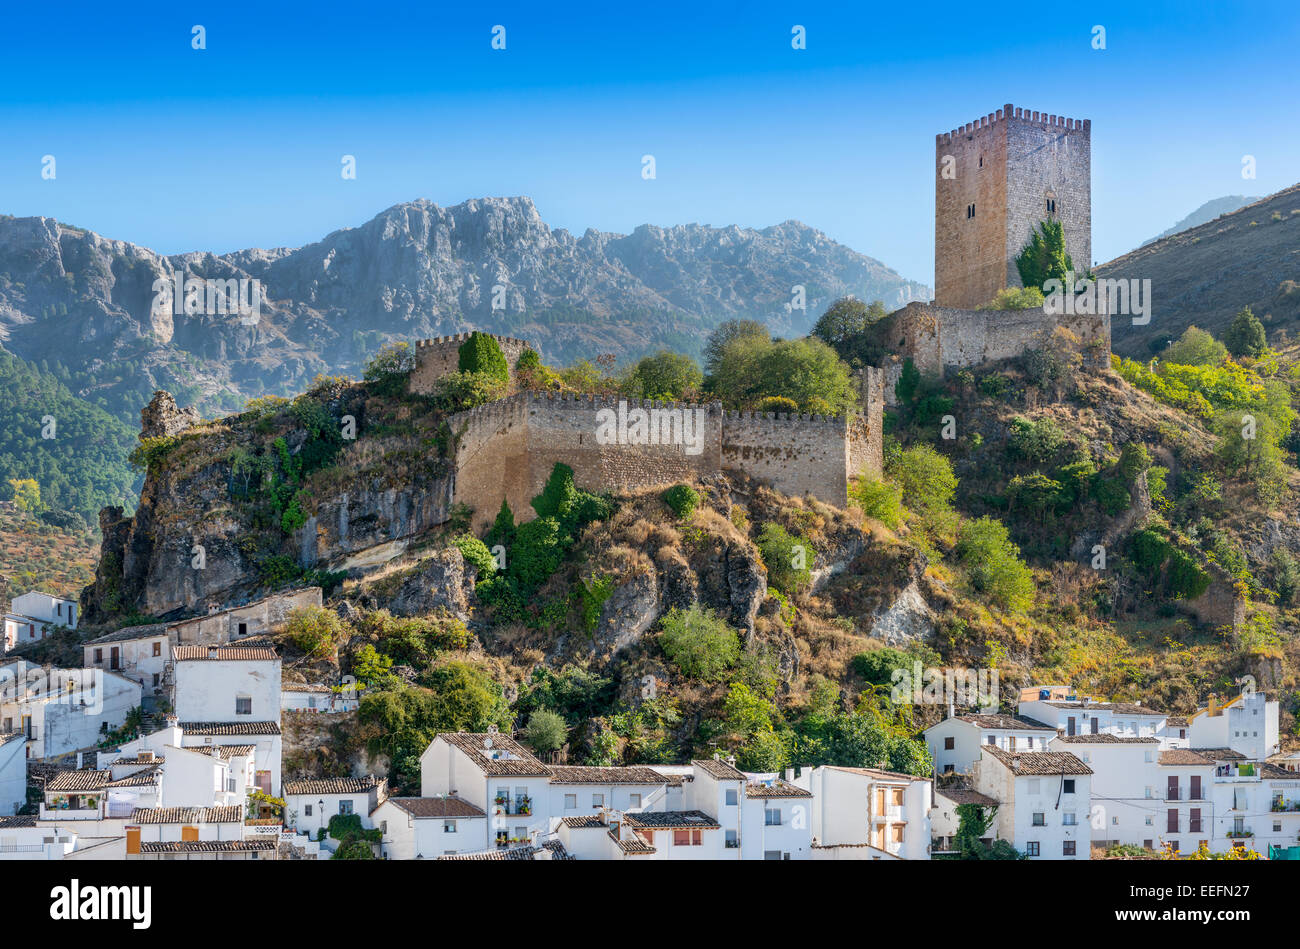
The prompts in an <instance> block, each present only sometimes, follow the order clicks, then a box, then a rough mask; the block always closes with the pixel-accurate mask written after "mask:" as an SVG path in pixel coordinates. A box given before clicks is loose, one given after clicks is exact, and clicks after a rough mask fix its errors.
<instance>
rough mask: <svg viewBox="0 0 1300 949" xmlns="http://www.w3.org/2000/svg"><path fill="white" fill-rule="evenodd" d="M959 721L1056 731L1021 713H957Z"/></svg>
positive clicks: (1020, 729) (1028, 729)
mask: <svg viewBox="0 0 1300 949" xmlns="http://www.w3.org/2000/svg"><path fill="white" fill-rule="evenodd" d="M953 717H954V718H956V720H957V721H959V722H967V723H969V724H971V725H978V726H979V727H980V728H992V729H1002V730H1004V731H1009V730H1013V731H1019V732H1023V731H1035V732H1040V731H1041V732H1054V731H1056V729H1055V728H1053V727H1052V726H1051V725H1047V724H1045V723H1043V722H1040V721H1038V720H1037V719H1033V718H1025V717H1023V716H1020V715H955V716H953Z"/></svg>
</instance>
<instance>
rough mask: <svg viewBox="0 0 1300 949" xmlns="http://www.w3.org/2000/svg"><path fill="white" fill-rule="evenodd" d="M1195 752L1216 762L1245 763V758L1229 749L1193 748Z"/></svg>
mask: <svg viewBox="0 0 1300 949" xmlns="http://www.w3.org/2000/svg"><path fill="white" fill-rule="evenodd" d="M1192 751H1194V752H1196V753H1197V754H1198V755H1201V756H1203V757H1206V758H1213V759H1214V760H1216V761H1245V760H1246V756H1245V755H1243V754H1241V753H1240V752H1237V751H1233V750H1232V749H1231V748H1193V749H1192Z"/></svg>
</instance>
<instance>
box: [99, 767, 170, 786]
mask: <svg viewBox="0 0 1300 949" xmlns="http://www.w3.org/2000/svg"><path fill="white" fill-rule="evenodd" d="M161 775H162V769H161V768H156V767H155V768H147V769H145V770H144V771H137V772H136V773H135V774H128V775H127V776H126V777H124V778H118V779H117V780H116V781H110V782H109V783H108V784H105V785H104V787H106V788H143V787H148V786H149V785H151V784H156V783H158V778H159V777H161Z"/></svg>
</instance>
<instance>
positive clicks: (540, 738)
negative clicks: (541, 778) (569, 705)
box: [524, 709, 569, 754]
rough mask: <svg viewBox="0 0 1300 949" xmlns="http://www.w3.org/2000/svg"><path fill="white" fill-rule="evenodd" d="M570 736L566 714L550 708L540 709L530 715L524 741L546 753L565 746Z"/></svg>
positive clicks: (537, 750)
mask: <svg viewBox="0 0 1300 949" xmlns="http://www.w3.org/2000/svg"><path fill="white" fill-rule="evenodd" d="M568 738H569V726H568V725H567V724H565V721H564V716H563V715H559V714H557V713H555V712H552V711H550V710H549V709H538V710H537V711H536V712H533V714H532V715H530V716H529V717H528V724H527V725H525V726H524V741H526V742H528V744H529V746H530V747H531V748H532V749H533V751H536V752H538V753H540V754H546V753H547V752H550V751H555V750H557V749H559V748H561V747H563V745H564V743H565V741H567V740H568Z"/></svg>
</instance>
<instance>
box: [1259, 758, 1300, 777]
mask: <svg viewBox="0 0 1300 949" xmlns="http://www.w3.org/2000/svg"><path fill="white" fill-rule="evenodd" d="M1259 774H1260V777H1262V778H1266V779H1268V780H1269V781H1300V771H1288V770H1287V769H1286V768H1279V767H1278V766H1277V765H1275V764H1269V763H1268V762H1264V763H1263V764H1261V765H1260V766H1259Z"/></svg>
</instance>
